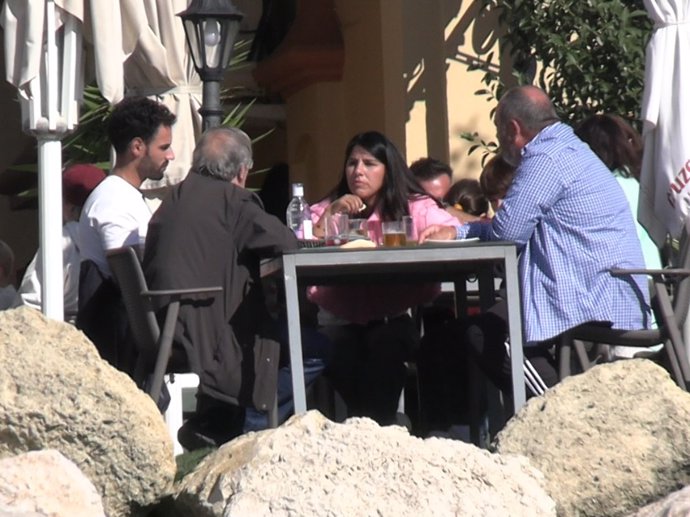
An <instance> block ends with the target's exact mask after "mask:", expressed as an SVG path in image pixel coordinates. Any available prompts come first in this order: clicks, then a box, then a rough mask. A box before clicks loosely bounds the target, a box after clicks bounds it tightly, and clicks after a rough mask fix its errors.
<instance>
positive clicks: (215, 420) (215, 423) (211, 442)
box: [177, 408, 244, 451]
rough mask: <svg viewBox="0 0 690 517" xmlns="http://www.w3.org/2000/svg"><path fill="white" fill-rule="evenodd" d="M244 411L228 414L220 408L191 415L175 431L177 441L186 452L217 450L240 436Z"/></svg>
mask: <svg viewBox="0 0 690 517" xmlns="http://www.w3.org/2000/svg"><path fill="white" fill-rule="evenodd" d="M243 424H244V410H242V411H241V413H238V412H228V411H224V410H222V409H220V408H218V409H216V410H215V411H214V410H207V411H205V412H204V413H202V414H198V413H197V414H194V415H192V416H191V417H190V418H189V419H188V420H187V421H186V422H185V423H184V424H182V427H180V428H179V429H178V431H177V441H178V442H179V443H180V445H182V447H184V448H185V449H186V450H187V451H194V450H197V449H204V448H207V447H215V448H218V447H220V446H221V445H223V444H224V443H226V442H229V441H230V440H232V439H233V438H236V437H238V436H239V435H241V434H242V427H243Z"/></svg>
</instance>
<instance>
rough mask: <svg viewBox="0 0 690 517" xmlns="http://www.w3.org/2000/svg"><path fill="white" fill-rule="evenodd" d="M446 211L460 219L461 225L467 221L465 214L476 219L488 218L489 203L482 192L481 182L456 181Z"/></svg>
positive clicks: (447, 197)
mask: <svg viewBox="0 0 690 517" xmlns="http://www.w3.org/2000/svg"><path fill="white" fill-rule="evenodd" d="M444 201H445V202H446V205H447V207H446V210H447V211H448V212H449V213H451V214H452V215H454V216H455V217H457V218H458V220H459V221H460V222H461V223H464V222H465V221H466V218H465V217H462V215H463V214H469V215H472V216H475V217H486V216H487V215H488V214H489V201H488V200H487V199H486V196H485V195H484V193H483V192H482V187H481V186H480V185H479V181H477V180H475V179H471V178H465V179H461V180H458V181H456V182H455V183H454V184H453V185H452V186H451V187H450V190H449V191H448V193H447V194H446V197H445V198H444Z"/></svg>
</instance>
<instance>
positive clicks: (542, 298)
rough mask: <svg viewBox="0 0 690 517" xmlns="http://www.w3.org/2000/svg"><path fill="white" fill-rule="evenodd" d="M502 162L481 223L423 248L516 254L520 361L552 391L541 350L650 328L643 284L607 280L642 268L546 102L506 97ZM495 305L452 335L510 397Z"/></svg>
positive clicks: (609, 203)
mask: <svg viewBox="0 0 690 517" xmlns="http://www.w3.org/2000/svg"><path fill="white" fill-rule="evenodd" d="M495 121H496V130H497V136H498V141H499V144H500V147H501V152H502V155H503V158H504V159H505V160H506V161H507V162H508V163H510V164H511V165H514V166H516V167H517V170H516V173H515V178H514V180H513V183H512V185H511V187H510V189H509V190H508V193H507V195H506V198H505V199H504V201H503V205H502V206H501V208H500V209H499V210H498V212H497V213H496V215H495V216H494V217H493V219H491V220H490V221H476V222H470V223H468V224H465V225H462V226H458V227H448V226H432V227H429V228H427V229H426V230H425V231H424V232H423V233H422V235H421V236H420V237H421V241H422V242H423V241H424V240H426V239H430V238H433V239H463V238H468V237H479V238H481V239H482V240H509V241H514V242H516V243H517V245H518V252H519V254H520V256H519V275H520V287H521V295H522V310H523V318H524V332H525V341H526V346H525V355H526V357H527V358H529V359H530V361H531V362H532V364H533V366H534V367H535V368H536V369H537V371H538V372H539V373H540V375H541V377H542V379H543V380H544V381H545V383H546V384H547V385H548V386H552V385H553V384H555V383H556V382H558V377H557V374H556V369H555V365H554V362H553V358H552V357H551V355H550V353H549V346H550V345H551V344H553V342H554V339H555V338H557V337H558V336H559V335H560V334H562V333H563V332H565V331H566V330H569V329H572V328H573V327H576V326H578V325H580V324H582V323H586V322H601V323H602V324H606V325H612V326H613V327H614V328H619V329H642V328H647V327H648V325H649V323H650V315H651V311H650V306H649V293H648V287H647V279H646V277H645V276H643V275H636V276H631V277H613V276H611V275H610V274H609V270H610V269H611V268H643V267H644V260H643V257H642V250H641V247H640V242H639V240H638V238H637V233H636V230H635V224H634V220H633V216H632V213H631V212H630V208H629V205H628V203H627V201H626V198H625V194H624V193H623V191H622V190H621V188H620V187H619V185H618V183H617V182H616V179H615V177H614V176H613V175H612V174H611V172H610V171H609V170H608V168H607V167H606V165H604V164H603V163H602V162H601V161H600V160H599V158H598V157H597V156H596V155H595V154H594V153H593V152H592V151H591V150H590V148H589V147H588V146H587V144H585V143H584V142H582V141H581V140H580V139H579V138H577V137H576V136H575V134H574V133H573V130H572V129H571V128H570V127H569V126H567V125H566V124H563V123H561V122H560V121H559V118H558V116H557V114H556V111H555V109H554V107H553V104H552V103H551V101H550V100H549V98H548V96H547V95H546V93H545V92H544V91H543V90H541V89H539V88H537V87H534V86H519V87H516V88H512V89H510V90H509V91H508V92H506V93H505V95H504V96H503V97H502V98H501V100H500V102H499V103H498V108H497V110H496V119H495ZM506 322H507V314H506V309H505V304H504V303H503V302H501V303H499V304H498V305H497V306H496V307H494V308H493V309H492V310H491V311H490V312H488V313H486V314H482V315H480V316H478V317H476V318H472V319H471V320H469V321H466V322H461V323H460V324H459V329H458V331H459V332H460V333H461V335H462V338H463V339H464V340H465V342H466V343H468V344H469V345H470V347H471V349H472V350H474V351H475V352H476V353H477V355H478V361H479V364H480V365H481V366H482V367H483V368H484V369H485V370H486V373H487V374H488V375H489V376H490V377H491V378H492V380H494V382H496V384H497V385H499V387H501V388H508V389H509V387H510V361H509V359H508V358H507V355H506V351H505V347H504V341H505V338H506V336H507V323H506Z"/></svg>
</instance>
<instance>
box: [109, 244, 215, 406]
mask: <svg viewBox="0 0 690 517" xmlns="http://www.w3.org/2000/svg"><path fill="white" fill-rule="evenodd" d="M107 257H108V265H109V266H110V270H111V271H112V272H113V276H114V277H115V280H116V281H117V283H118V285H119V287H120V291H121V293H122V300H123V302H124V305H125V309H126V311H127V319H128V321H129V329H130V332H131V336H132V338H133V339H134V342H135V344H136V348H137V352H138V357H137V363H136V369H135V382H138V383H140V382H141V381H143V380H144V379H149V380H148V382H147V383H146V392H147V393H148V394H149V395H150V396H151V398H153V400H154V401H156V402H157V401H158V399H159V397H160V394H161V390H162V387H163V377H164V376H165V373H166V371H167V369H168V362H169V361H170V356H171V354H172V342H173V333H174V331H175V323H176V322H177V316H178V313H179V309H180V299H181V298H183V297H185V296H189V295H198V294H208V295H209V296H214V295H216V294H218V293H221V292H222V291H223V288H222V287H200V288H192V289H165V290H157V291H150V290H149V289H148V287H147V285H146V279H145V278H144V272H143V271H142V269H141V263H140V262H139V257H138V256H137V253H136V251H135V249H134V248H132V247H123V248H117V249H113V250H110V251H108V253H107ZM156 298H159V299H161V298H162V299H164V300H168V304H167V310H166V314H165V321H164V323H163V331H162V332H161V330H160V327H159V325H158V320H157V319H156V312H155V310H154V304H153V300H154V299H156Z"/></svg>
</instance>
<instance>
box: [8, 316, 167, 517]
mask: <svg viewBox="0 0 690 517" xmlns="http://www.w3.org/2000/svg"><path fill="white" fill-rule="evenodd" d="M38 449H56V450H58V451H60V452H61V453H62V454H63V455H64V456H65V457H67V458H69V459H70V460H71V461H72V462H74V463H75V464H76V465H77V467H78V468H79V469H80V470H81V471H82V472H83V473H84V474H85V475H86V476H87V477H88V478H89V479H90V480H91V482H92V483H93V484H94V485H95V486H96V489H97V490H98V492H99V494H100V495H101V497H102V498H103V504H104V506H105V509H106V512H107V514H108V515H109V516H110V517H116V516H120V515H122V516H125V515H127V516H129V515H137V512H138V511H139V509H140V508H142V507H144V506H147V505H150V504H152V503H154V502H156V501H157V500H158V499H160V498H161V497H162V496H163V495H166V494H168V493H169V492H170V491H171V490H172V482H173V478H174V475H175V462H174V459H173V453H172V443H171V441H170V437H169V436H168V433H167V431H166V428H165V424H164V422H163V419H162V417H161V415H160V413H159V412H158V409H157V408H156V405H155V404H154V403H153V401H152V400H151V399H150V397H148V396H147V395H146V394H145V393H143V392H142V391H140V390H139V389H138V388H137V387H136V385H135V384H134V383H133V382H132V381H131V380H130V378H129V377H128V376H126V375H125V374H123V373H120V372H118V371H117V370H115V369H114V368H112V367H111V366H110V365H108V364H107V363H106V362H105V361H103V360H101V358H100V357H99V355H98V353H97V351H96V348H95V347H94V345H93V344H92V343H91V342H90V341H89V340H88V339H87V338H86V337H85V336H84V335H83V334H82V333H81V332H79V331H78V330H76V329H75V328H74V327H72V326H71V325H68V324H66V323H62V322H56V321H51V320H47V319H46V318H44V317H43V316H42V315H41V314H40V313H39V312H38V311H35V310H33V309H29V308H26V307H23V308H19V309H15V310H9V311H3V312H0V458H4V457H8V456H14V455H16V454H20V453H23V452H27V451H32V450H38Z"/></svg>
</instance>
